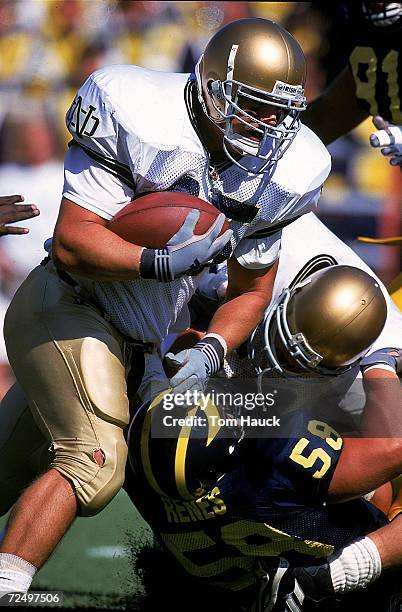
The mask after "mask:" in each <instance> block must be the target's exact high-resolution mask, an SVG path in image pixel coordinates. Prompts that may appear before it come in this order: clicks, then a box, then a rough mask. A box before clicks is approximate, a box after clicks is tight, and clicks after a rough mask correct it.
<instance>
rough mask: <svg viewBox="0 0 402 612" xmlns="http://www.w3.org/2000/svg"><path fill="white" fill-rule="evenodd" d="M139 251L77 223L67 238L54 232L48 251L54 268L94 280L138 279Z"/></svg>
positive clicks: (91, 225) (110, 234)
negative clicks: (50, 249) (50, 248)
mask: <svg viewBox="0 0 402 612" xmlns="http://www.w3.org/2000/svg"><path fill="white" fill-rule="evenodd" d="M141 252H142V247H140V246H138V245H134V244H130V243H129V242H126V241H125V240H123V239H122V238H120V237H119V236H117V235H116V234H114V233H113V232H111V231H110V230H108V229H107V228H106V227H104V226H102V225H99V224H97V223H91V222H87V223H86V222H83V223H81V224H77V225H76V226H75V227H74V232H73V235H70V236H68V239H66V238H63V237H59V236H58V234H57V232H56V234H55V239H54V243H53V248H52V256H53V259H54V261H55V264H56V266H57V267H59V268H61V269H63V270H66V271H67V272H71V273H75V274H79V275H81V276H85V277H87V278H91V279H93V280H98V281H123V280H135V279H138V278H139V272H138V270H139V262H140V257H141Z"/></svg>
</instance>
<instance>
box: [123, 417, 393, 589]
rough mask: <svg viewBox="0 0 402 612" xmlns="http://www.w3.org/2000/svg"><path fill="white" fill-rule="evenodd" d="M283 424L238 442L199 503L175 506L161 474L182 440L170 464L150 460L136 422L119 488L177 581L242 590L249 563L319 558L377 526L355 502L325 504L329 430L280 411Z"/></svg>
mask: <svg viewBox="0 0 402 612" xmlns="http://www.w3.org/2000/svg"><path fill="white" fill-rule="evenodd" d="M284 420H285V423H284V424H283V428H282V437H281V438H269V439H264V438H258V439H248V438H247V436H246V437H245V438H244V439H243V440H242V441H241V442H240V443H239V445H238V448H237V457H236V460H235V461H234V465H233V468H232V469H230V470H229V471H227V472H226V473H224V474H223V475H222V476H220V477H219V478H217V479H216V481H215V482H213V483H212V485H211V486H210V487H209V489H208V490H207V491H206V492H203V494H202V495H200V496H198V497H197V496H195V497H192V498H187V499H183V498H180V497H179V495H176V496H174V495H171V494H170V495H167V494H166V493H165V492H164V491H163V487H164V483H165V482H167V478H166V475H165V472H166V471H169V470H175V471H176V472H177V470H179V469H180V465H184V463H185V453H186V448H188V440H187V441H185V442H184V443H183V440H180V441H179V442H180V443H179V444H177V446H174V449H175V451H174V457H173V459H172V458H169V457H168V454H167V453H165V456H164V455H163V453H161V454H160V455H159V456H158V459H157V461H156V462H155V461H153V458H152V452H153V451H150V450H149V449H150V448H154V449H155V448H156V447H155V441H152V440H151V433H150V428H149V426H148V425H147V423H146V419H145V420H144V419H137V421H136V428H137V432H136V434H137V437H136V438H135V444H136V448H135V449H133V447H132V444H133V443H134V442H133V441H134V436H131V437H132V438H133V440H129V452H130V463H131V468H130V466H129V467H128V471H127V478H126V483H125V489H126V491H127V493H128V494H129V496H130V498H131V499H132V501H133V502H134V504H135V505H136V507H137V508H138V510H139V511H140V513H141V514H142V516H143V517H144V518H145V520H146V521H147V522H148V523H149V525H150V526H151V527H152V529H153V531H154V533H155V534H156V535H157V536H158V538H159V540H160V542H161V543H162V545H163V546H164V547H165V548H166V549H167V550H168V551H169V552H170V553H171V554H172V555H173V556H174V557H175V559H176V561H177V562H178V563H179V565H180V566H181V568H182V569H184V570H185V572H186V573H187V574H190V575H191V576H193V577H196V578H201V579H205V580H207V581H208V583H212V584H213V585H215V586H223V587H225V588H228V589H233V590H235V591H238V590H242V589H245V588H247V587H250V585H251V584H252V582H253V580H254V576H253V568H254V565H255V561H256V558H258V557H261V556H264V557H275V556H278V555H281V556H285V557H286V556H287V557H289V558H290V559H291V558H292V556H294V555H297V556H298V558H299V555H303V556H305V558H306V559H307V558H311V557H315V558H317V557H324V556H327V555H328V554H330V553H332V552H333V550H334V549H335V548H336V547H339V546H342V545H343V544H344V543H345V542H347V541H350V540H351V539H353V538H354V537H357V536H358V535H361V534H362V533H367V532H368V531H370V530H371V529H373V528H374V527H376V526H378V525H379V524H384V523H383V522H382V521H383V519H382V518H381V517H382V515H381V517H380V513H379V512H378V511H376V509H374V507H373V506H371V504H369V503H367V502H365V501H364V500H358V501H355V502H349V503H346V504H340V505H338V506H333V507H331V506H327V505H326V497H327V491H328V486H329V484H330V481H331V478H332V475H333V472H334V470H335V467H336V464H337V462H338V460H339V457H340V454H341V452H342V442H343V441H342V438H341V436H339V434H338V433H337V432H336V430H335V429H334V428H333V427H332V426H331V425H329V424H328V423H327V422H325V421H324V420H318V419H317V418H316V415H314V418H312V417H311V416H310V415H309V413H308V411H305V412H304V411H300V410H298V411H295V412H293V413H289V414H288V415H286V416H285V417H284ZM293 432H297V436H296V437H295V436H294V435H293ZM300 432H304V435H302V436H301V435H300ZM156 442H161V440H156ZM152 444H153V446H152ZM150 445H151V446H150ZM183 453H184V454H183Z"/></svg>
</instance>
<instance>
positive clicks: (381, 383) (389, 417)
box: [360, 368, 402, 439]
mask: <svg viewBox="0 0 402 612" xmlns="http://www.w3.org/2000/svg"><path fill="white" fill-rule="evenodd" d="M363 382H364V390H365V393H366V403H365V406H364V410H363V415H362V418H361V423H360V430H361V435H362V436H364V437H370V436H378V437H389V438H390V439H392V438H402V387H401V384H400V380H399V377H398V376H397V375H396V374H394V373H393V372H390V371H388V370H385V369H382V368H373V369H370V370H367V371H366V372H365V373H364V375H363Z"/></svg>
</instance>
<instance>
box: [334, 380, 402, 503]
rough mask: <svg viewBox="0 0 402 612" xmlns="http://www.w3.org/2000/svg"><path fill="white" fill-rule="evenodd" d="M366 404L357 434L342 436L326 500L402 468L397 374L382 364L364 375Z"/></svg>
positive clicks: (358, 491)
mask: <svg viewBox="0 0 402 612" xmlns="http://www.w3.org/2000/svg"><path fill="white" fill-rule="evenodd" d="M363 381H364V387H365V392H366V397H367V399H366V405H365V408H364V412H363V416H362V419H361V431H360V432H359V437H358V438H352V437H349V438H348V437H345V438H344V444H343V449H342V454H341V457H340V459H339V461H338V464H337V467H336V470H335V473H334V476H333V478H332V481H331V484H330V487H329V501H331V502H339V501H346V500H348V499H351V498H353V497H358V496H360V495H364V494H366V493H368V492H370V491H373V490H374V489H376V488H377V487H379V486H381V485H382V484H384V483H385V482H388V481H390V480H392V479H393V478H395V477H396V476H398V475H399V474H400V473H401V472H402V431H401V429H402V427H401V407H402V389H401V384H400V380H399V378H398V376H397V375H396V374H394V373H392V372H390V371H388V370H385V369H382V368H373V369H371V370H368V371H367V372H365V373H364V375H363Z"/></svg>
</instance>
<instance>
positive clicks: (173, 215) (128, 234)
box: [108, 191, 229, 249]
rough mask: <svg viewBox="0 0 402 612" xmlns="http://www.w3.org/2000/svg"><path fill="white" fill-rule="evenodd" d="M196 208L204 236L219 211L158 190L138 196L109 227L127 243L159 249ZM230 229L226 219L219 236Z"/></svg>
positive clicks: (198, 228)
mask: <svg viewBox="0 0 402 612" xmlns="http://www.w3.org/2000/svg"><path fill="white" fill-rule="evenodd" d="M193 208H196V209H197V210H199V211H200V218H199V219H198V221H197V224H196V226H195V234H204V233H205V232H206V231H207V230H208V229H209V228H210V227H211V225H212V224H213V223H214V221H215V220H216V218H217V216H218V215H219V210H217V209H216V208H215V207H214V206H212V204H209V203H208V202H205V201H204V200H200V199H199V198H196V197H195V196H192V195H189V194H188V193H183V192H181V191H155V192H153V193H148V194H146V195H143V196H140V197H138V198H137V199H136V200H133V201H132V202H130V203H129V204H127V205H126V206H125V207H124V208H122V209H121V210H120V211H119V212H118V213H117V214H116V215H115V216H114V217H113V218H112V219H111V220H110V221H109V224H108V228H109V229H110V230H111V231H112V232H114V233H115V234H117V235H118V236H120V237H121V238H124V240H127V242H131V243H132V244H138V245H140V246H144V247H147V248H149V249H160V248H163V247H164V246H165V245H166V243H167V242H168V241H169V239H170V238H171V237H172V236H174V234H175V233H176V232H177V231H178V230H179V229H180V227H181V226H182V225H183V223H184V221H185V219H186V217H187V215H188V214H189V212H190V211H191V209H193ZM227 229H229V223H228V221H227V220H225V223H224V224H223V227H222V230H221V232H220V234H223V233H224V232H225V231H226V230H227Z"/></svg>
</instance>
